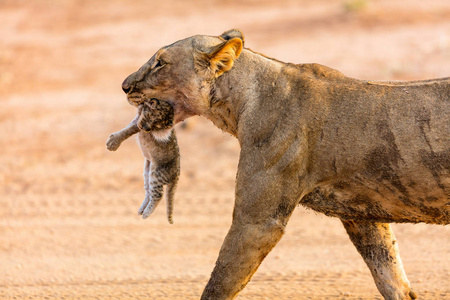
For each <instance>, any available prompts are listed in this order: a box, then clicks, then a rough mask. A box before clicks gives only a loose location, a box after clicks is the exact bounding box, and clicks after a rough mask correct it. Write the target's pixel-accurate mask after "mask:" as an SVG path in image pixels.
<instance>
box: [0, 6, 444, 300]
mask: <svg viewBox="0 0 450 300" xmlns="http://www.w3.org/2000/svg"><path fill="white" fill-rule="evenodd" d="M151 2H152V3H151ZM344 2H345V1H337V0H326V1H325V0H319V1H306V0H302V1H294V0H289V1H276V0H264V1H237V0H231V1H221V2H220V1H207V0H193V1H177V2H176V3H175V1H172V0H166V1H139V0H131V1H129V0H127V1H125V0H110V1H106V0H102V1H79V0H64V1H49V0H37V1H19V0H3V1H0V20H1V26H0V37H1V40H2V42H1V44H0V103H1V109H0V128H1V132H2V133H1V134H0V149H1V152H0V153H1V155H0V207H1V209H0V217H1V218H0V232H1V233H0V264H1V268H0V298H1V299H129V298H133V299H198V298H199V296H200V294H201V291H202V289H203V287H204V286H205V284H206V282H207V280H208V278H209V274H210V272H211V271H212V269H213V266H214V262H215V260H216V258H217V255H218V252H219V249H220V246H221V243H222V240H223V238H224V236H225V234H226V232H227V230H228V227H229V225H230V222H231V212H232V209H233V197H234V178H235V173H236V167H237V162H238V156H239V145H238V143H237V141H236V140H235V139H234V138H232V137H230V136H229V135H227V134H224V133H222V132H221V131H220V130H218V129H216V128H215V127H214V126H213V125H212V124H210V123H209V122H208V121H206V120H204V119H200V118H198V119H197V118H196V119H193V120H192V121H190V122H189V123H188V128H187V129H182V128H180V127H178V128H177V134H178V140H179V145H180V148H181V163H182V166H181V167H182V171H181V172H182V174H181V178H180V184H179V187H178V191H177V195H176V204H175V214H174V221H175V224H174V225H169V224H168V222H167V221H166V216H165V209H163V205H164V204H162V205H161V207H159V208H158V210H157V211H156V212H155V213H154V215H152V216H151V217H150V218H149V219H147V220H142V219H141V218H140V217H138V216H137V210H138V208H139V206H140V203H141V201H142V199H143V196H144V192H143V183H142V175H141V174H142V165H143V158H142V156H141V153H140V150H139V149H138V146H137V145H136V143H135V141H134V139H130V140H129V141H126V142H124V144H123V145H122V147H121V148H120V149H119V150H118V151H117V152H108V151H107V150H106V148H105V141H106V139H107V137H108V136H109V134H110V133H111V132H114V131H117V130H119V129H121V128H122V127H123V126H125V125H126V124H127V123H128V122H129V121H130V120H131V119H132V118H133V116H134V113H135V110H134V108H133V107H131V106H130V105H128V103H127V102H126V99H125V96H124V94H123V93H122V91H121V89H120V86H121V82H122V81H123V79H124V78H125V77H126V76H127V75H128V74H130V73H131V72H133V71H135V70H137V69H138V68H139V67H140V66H141V65H142V64H143V63H144V62H145V61H146V60H147V59H149V58H150V57H151V56H152V55H153V53H154V52H155V51H156V50H157V49H158V48H159V47H161V46H163V45H166V44H170V43H172V42H174V41H176V40H178V39H181V38H184V37H187V36H190V35H194V34H210V35H217V34H220V33H222V32H223V31H225V30H227V29H230V28H233V27H237V28H240V29H241V30H242V31H243V32H244V33H245V35H246V46H247V47H250V48H252V49H254V50H257V51H259V52H262V53H264V54H266V55H268V56H272V57H276V58H277V59H280V60H283V61H290V62H295V63H302V62H318V63H322V64H325V65H328V66H330V67H334V68H336V69H338V70H340V71H342V72H344V73H345V74H347V75H350V76H353V77H358V78H364V79H380V80H388V79H393V80H395V79H405V80H409V79H425V78H433V77H444V76H450V73H449V70H450V21H449V15H450V2H449V1H448V0H436V1H418V0H410V1H408V2H407V3H408V4H407V6H405V4H402V3H404V1H400V0H397V1H392V0H391V1H388V0H382V1H369V0H367V1H351V2H353V3H356V2H359V3H367V6H366V7H365V8H361V9H355V10H352V9H350V8H348V7H347V8H346V6H345V5H344ZM150 3H151V4H150ZM393 226H394V230H395V232H396V234H397V238H398V241H399V245H400V251H401V254H402V258H403V263H404V266H405V269H406V272H407V274H408V277H409V279H410V281H411V283H412V286H413V287H414V289H415V291H416V292H417V293H418V295H419V297H420V299H450V280H449V278H450V227H448V226H446V227H444V226H431V225H423V224H419V225H411V224H402V225H393ZM341 298H342V299H381V296H380V295H379V294H378V292H377V290H376V287H375V284H374V282H373V280H372V277H371V276H370V272H369V270H368V269H367V268H366V266H365V265H364V262H363V261H362V259H361V258H360V256H359V254H358V253H357V252H356V250H355V248H354V247H353V245H352V244H351V243H350V241H349V239H348V237H347V236H346V234H345V231H344V229H343V227H342V226H341V224H340V222H339V220H338V219H334V218H328V217H325V216H324V215H321V214H317V213H315V212H313V211H311V210H305V209H303V208H302V207H299V208H298V209H297V210H296V212H295V213H294V215H293V217H292V219H291V221H290V223H289V225H288V228H287V233H286V235H285V236H284V238H283V239H282V240H281V242H280V243H279V244H278V245H277V247H275V249H274V250H273V251H272V253H271V254H270V255H269V256H268V257H267V258H266V260H265V261H264V262H263V264H262V265H261V267H260V269H259V270H258V272H257V273H256V275H255V276H254V278H253V280H252V281H251V282H250V283H249V284H248V286H247V287H246V288H245V289H244V291H243V292H242V293H241V294H240V295H239V297H238V299H341Z"/></svg>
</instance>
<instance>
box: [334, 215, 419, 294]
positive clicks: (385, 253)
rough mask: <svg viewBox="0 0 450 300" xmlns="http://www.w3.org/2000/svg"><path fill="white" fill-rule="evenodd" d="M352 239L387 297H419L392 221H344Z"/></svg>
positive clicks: (379, 288) (379, 289) (379, 287)
mask: <svg viewBox="0 0 450 300" xmlns="http://www.w3.org/2000/svg"><path fill="white" fill-rule="evenodd" d="M342 223H343V224H344V227H345V229H346V230H347V233H348V235H349V236H350V240H351V241H352V242H353V244H354V245H355V247H356V249H357V250H358V252H359V253H360V254H361V256H362V257H363V259H364V261H365V262H366V264H367V266H368V267H369V269H370V272H371V273H372V276H373V278H374V280H375V283H376V285H377V288H378V291H379V292H380V293H381V295H383V297H384V299H389V300H400V299H416V298H417V295H416V293H414V291H413V290H412V289H411V286H410V283H409V281H408V279H407V278H406V274H405V271H404V270H403V265H402V261H401V259H400V254H399V251H398V245H397V241H396V239H395V235H394V232H393V231H392V229H391V226H390V225H389V224H388V223H372V222H360V221H344V220H342Z"/></svg>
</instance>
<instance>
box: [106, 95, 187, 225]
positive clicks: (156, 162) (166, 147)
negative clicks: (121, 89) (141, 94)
mask: <svg viewBox="0 0 450 300" xmlns="http://www.w3.org/2000/svg"><path fill="white" fill-rule="evenodd" d="M173 117H174V114H173V108H172V106H171V105H170V104H169V103H167V102H164V101H159V100H157V99H155V98H152V99H150V100H145V101H144V103H143V104H141V105H139V108H138V114H137V116H136V117H135V118H134V120H133V121H131V123H130V124H129V125H128V126H127V127H126V128H124V129H122V130H120V131H118V132H115V133H113V134H111V135H110V137H109V139H108V141H107V142H106V147H107V149H108V150H110V151H115V150H117V149H118V148H119V146H120V144H121V143H122V142H123V141H124V140H126V139H127V138H129V137H130V136H132V135H134V134H136V133H139V134H138V140H139V145H140V147H141V150H142V153H143V155H144V157H145V164H144V189H145V199H144V201H143V202H142V205H141V207H140V208H139V212H138V213H139V214H140V215H142V217H143V218H144V219H145V218H147V217H148V216H150V215H151V214H152V213H153V211H154V210H155V208H156V206H158V204H159V202H160V201H161V198H162V195H163V187H164V185H167V196H166V206H167V219H168V221H169V223H170V224H173V217H172V214H173V199H174V195H175V189H176V187H177V183H178V178H179V175H180V151H179V148H178V144H177V138H176V136H175V131H174V130H173V128H172V126H173Z"/></svg>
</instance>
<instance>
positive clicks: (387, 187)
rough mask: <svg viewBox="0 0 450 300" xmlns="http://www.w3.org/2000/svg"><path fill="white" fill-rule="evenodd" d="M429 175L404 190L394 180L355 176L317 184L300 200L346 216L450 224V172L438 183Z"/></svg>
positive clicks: (339, 215) (361, 218) (306, 204)
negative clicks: (429, 179) (390, 181)
mask: <svg viewBox="0 0 450 300" xmlns="http://www.w3.org/2000/svg"><path fill="white" fill-rule="evenodd" d="M426 179H427V178H424V180H423V181H422V182H421V183H417V184H411V186H408V187H407V188H405V190H403V191H402V190H399V189H398V187H395V183H394V185H392V183H388V182H383V181H380V180H370V179H368V178H364V177H362V176H355V177H353V178H352V179H347V180H345V179H343V180H342V179H341V180H335V181H332V182H327V183H326V184H322V185H319V186H317V187H316V188H314V189H313V190H312V191H311V192H310V193H308V194H307V195H305V196H304V197H303V198H302V199H301V200H300V204H302V205H304V206H306V207H309V208H311V209H313V210H315V211H318V212H322V213H324V214H326V215H328V216H334V217H339V218H341V219H344V220H368V221H375V222H388V223H392V222H409V223H419V222H425V223H430V224H443V225H445V224H450V198H449V194H448V191H449V190H450V184H449V183H450V176H448V175H445V176H440V178H439V183H437V181H436V180H434V182H432V181H428V180H426ZM438 185H439V186H438Z"/></svg>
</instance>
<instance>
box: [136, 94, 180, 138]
mask: <svg viewBox="0 0 450 300" xmlns="http://www.w3.org/2000/svg"><path fill="white" fill-rule="evenodd" d="M137 126H138V128H139V129H140V130H142V131H145V132H150V131H161V130H166V129H171V128H172V127H173V108H172V106H171V105H170V104H169V103H167V102H164V101H159V100H158V99H155V98H152V99H150V100H145V101H144V102H142V103H141V104H140V105H139V118H138V121H137Z"/></svg>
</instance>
